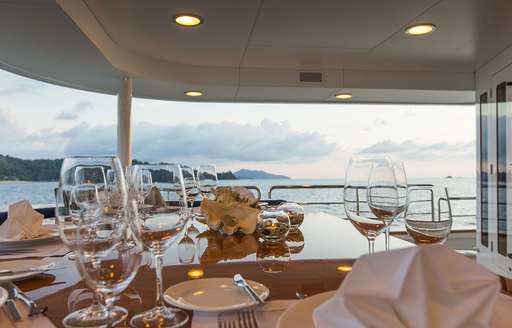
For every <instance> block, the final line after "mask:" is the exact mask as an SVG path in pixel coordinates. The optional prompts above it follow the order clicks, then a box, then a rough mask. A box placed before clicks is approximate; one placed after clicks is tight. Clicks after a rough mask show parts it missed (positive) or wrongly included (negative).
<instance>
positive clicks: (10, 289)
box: [2, 282, 48, 317]
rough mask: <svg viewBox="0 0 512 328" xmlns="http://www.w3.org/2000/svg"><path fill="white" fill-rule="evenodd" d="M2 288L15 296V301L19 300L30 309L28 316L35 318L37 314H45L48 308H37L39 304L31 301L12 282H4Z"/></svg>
mask: <svg viewBox="0 0 512 328" xmlns="http://www.w3.org/2000/svg"><path fill="white" fill-rule="evenodd" d="M2 287H3V288H5V289H6V290H7V292H8V293H9V295H11V294H12V295H14V299H19V300H20V301H22V302H23V303H25V305H26V306H27V307H28V315H29V317H30V316H33V315H35V314H39V313H44V312H45V311H46V310H47V309H48V307H46V306H45V307H44V308H41V307H39V306H37V304H36V303H35V302H34V301H33V300H31V299H30V298H29V297H28V296H27V295H25V294H24V293H23V292H22V291H21V290H19V289H18V287H17V286H16V285H15V284H13V283H12V282H4V283H3V284H2Z"/></svg>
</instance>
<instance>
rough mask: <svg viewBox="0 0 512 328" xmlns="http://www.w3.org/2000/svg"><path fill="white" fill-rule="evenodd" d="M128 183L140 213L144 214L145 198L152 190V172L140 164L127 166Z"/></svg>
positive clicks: (129, 190)
mask: <svg viewBox="0 0 512 328" xmlns="http://www.w3.org/2000/svg"><path fill="white" fill-rule="evenodd" d="M126 184H127V186H128V192H129V195H130V197H131V198H132V199H135V201H136V202H137V206H138V209H139V215H144V200H145V199H146V197H147V196H148V195H149V193H150V192H151V188H152V185H153V181H152V177H151V172H149V170H147V169H143V168H142V167H141V166H140V165H131V166H128V167H127V168H126Z"/></svg>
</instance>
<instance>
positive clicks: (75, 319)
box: [62, 305, 128, 328]
mask: <svg viewBox="0 0 512 328" xmlns="http://www.w3.org/2000/svg"><path fill="white" fill-rule="evenodd" d="M127 316H128V311H127V310H126V309H124V308H122V307H120V306H114V307H113V308H112V311H111V312H110V315H109V312H108V311H107V308H106V307H104V306H103V305H91V306H89V307H88V308H85V309H82V310H78V311H75V312H73V313H70V314H68V315H67V316H66V317H65V318H64V320H62V324H63V325H64V327H67V328H85V327H112V326H116V325H117V324H119V323H121V322H123V321H124V320H125V319H126V317H127Z"/></svg>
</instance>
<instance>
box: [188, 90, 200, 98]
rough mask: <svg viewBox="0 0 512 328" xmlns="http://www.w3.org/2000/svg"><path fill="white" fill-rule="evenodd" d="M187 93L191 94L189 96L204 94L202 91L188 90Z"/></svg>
mask: <svg viewBox="0 0 512 328" xmlns="http://www.w3.org/2000/svg"><path fill="white" fill-rule="evenodd" d="M185 95H187V96H189V97H201V96H202V95H203V93H202V92H201V91H192V90H190V91H186V92H185Z"/></svg>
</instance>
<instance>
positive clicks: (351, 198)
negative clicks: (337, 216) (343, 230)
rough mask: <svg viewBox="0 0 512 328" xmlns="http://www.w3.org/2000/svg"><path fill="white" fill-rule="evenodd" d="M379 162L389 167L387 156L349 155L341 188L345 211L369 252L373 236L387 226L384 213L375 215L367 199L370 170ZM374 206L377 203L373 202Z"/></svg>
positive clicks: (371, 250)
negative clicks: (366, 243) (366, 241)
mask: <svg viewBox="0 0 512 328" xmlns="http://www.w3.org/2000/svg"><path fill="white" fill-rule="evenodd" d="M379 164H383V165H387V166H389V167H390V166H391V160H390V159H389V158H388V157H351V158H350V162H349V165H348V167H347V171H346V174H345V185H344V188H343V202H344V208H345V213H346V214H347V217H348V219H349V221H350V222H351V223H352V225H353V226H354V227H355V228H356V229H357V231H359V232H360V233H361V234H362V235H363V236H365V237H366V239H367V240H368V250H369V252H370V253H373V252H374V241H375V238H377V236H378V235H379V233H380V232H381V230H382V229H384V228H386V226H387V223H386V220H385V217H384V215H380V216H377V215H375V213H374V212H373V211H372V210H371V209H370V207H369V206H368V201H367V189H368V179H369V177H370V172H371V170H372V168H373V166H374V165H379ZM395 191H396V182H395ZM395 195H396V194H395ZM395 197H396V196H395ZM395 201H396V198H395ZM375 206H377V205H376V204H375ZM376 209H377V208H376Z"/></svg>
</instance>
